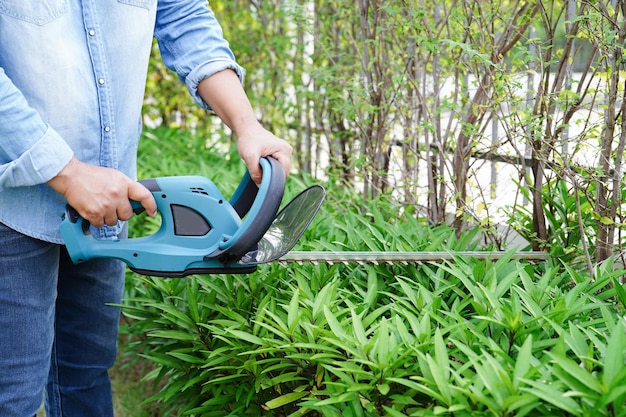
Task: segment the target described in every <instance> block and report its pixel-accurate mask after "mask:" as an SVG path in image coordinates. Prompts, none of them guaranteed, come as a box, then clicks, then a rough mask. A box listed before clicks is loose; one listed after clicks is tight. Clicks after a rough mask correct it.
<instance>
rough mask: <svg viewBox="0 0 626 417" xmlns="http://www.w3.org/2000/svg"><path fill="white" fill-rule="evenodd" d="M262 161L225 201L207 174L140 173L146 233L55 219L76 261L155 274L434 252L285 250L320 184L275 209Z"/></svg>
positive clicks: (276, 192)
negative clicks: (153, 212)
mask: <svg viewBox="0 0 626 417" xmlns="http://www.w3.org/2000/svg"><path fill="white" fill-rule="evenodd" d="M260 164H261V168H262V169H263V178H262V180H261V184H260V186H257V185H256V184H255V183H254V182H253V181H252V180H251V178H250V175H249V173H248V172H246V174H245V175H244V177H243V178H242V180H241V182H240V183H239V186H238V187H237V189H236V190H235V192H234V193H233V195H232V197H231V198H230V199H228V200H227V199H226V198H224V196H223V195H222V194H221V193H220V191H219V189H218V188H217V187H216V186H215V184H214V183H213V182H212V181H211V180H209V179H208V178H205V177H201V176H174V177H160V178H154V179H148V180H142V181H141V183H142V184H143V185H144V186H145V187H146V188H148V189H149V190H150V191H151V192H152V194H153V196H154V198H155V200H156V203H157V210H158V211H159V214H160V215H161V225H160V227H159V229H158V230H157V231H156V232H155V233H154V234H152V235H149V236H142V237H136V238H126V239H116V240H101V239H96V238H95V237H93V236H92V234H91V225H90V224H89V222H88V221H86V220H85V219H83V218H82V217H81V216H80V215H79V214H78V213H77V212H76V210H74V209H73V208H72V207H69V206H68V207H67V210H66V213H65V215H64V216H63V220H62V222H61V226H60V229H61V235H62V236H63V239H64V241H65V244H66V246H67V250H68V253H69V255H70V257H71V259H72V261H73V262H75V263H80V262H84V261H86V260H88V259H92V258H117V259H120V260H122V261H124V262H125V263H126V264H127V265H128V266H129V268H130V269H132V270H133V271H135V272H137V273H139V274H143V275H151V276H161V277H184V276H187V275H191V274H221V273H231V274H232V273H251V272H254V271H255V270H256V266H257V265H259V264H263V263H268V262H273V261H280V262H283V263H284V262H298V263H302V262H314V263H317V262H327V263H337V262H342V263H348V262H356V263H383V262H384V263H395V262H402V263H407V262H421V261H425V260H428V258H429V257H430V258H431V259H432V257H433V255H432V254H430V255H429V254H425V253H422V252H291V253H290V252H289V251H290V250H291V249H292V248H293V247H294V246H295V244H296V243H297V242H298V240H299V239H300V237H301V236H302V234H303V233H304V231H305V230H306V228H307V227H308V226H309V224H310V223H311V221H312V220H313V218H314V217H315V215H316V214H317V212H318V210H319V208H320V206H321V204H322V202H323V200H324V197H325V190H324V188H323V187H321V186H319V185H314V186H312V187H309V188H307V189H306V190H304V191H302V192H301V193H300V194H298V195H297V196H296V197H295V198H294V199H293V200H291V201H290V202H289V203H288V204H287V205H285V207H284V208H283V209H282V210H280V211H279V208H280V205H281V202H282V198H283V193H284V190H285V175H284V171H283V170H282V167H281V165H280V164H279V163H278V161H276V160H275V159H273V158H271V157H267V158H261V160H260ZM131 204H132V205H133V209H134V211H135V213H136V214H140V213H141V212H142V211H143V207H141V205H140V204H139V203H137V202H135V201H131ZM465 254H466V255H469V256H481V255H480V254H481V253H465ZM484 255H485V253H484V252H483V253H482V256H484ZM502 255H503V253H491V255H490V256H492V257H497V256H502ZM442 256H443V258H442V259H445V257H446V254H439V257H442ZM448 256H450V257H451V256H452V255H451V254H448ZM518 256H519V257H527V258H528V259H542V257H541V256H538V255H537V254H536V253H535V254H534V255H533V254H532V253H531V255H524V254H523V253H521V252H520V255H518Z"/></svg>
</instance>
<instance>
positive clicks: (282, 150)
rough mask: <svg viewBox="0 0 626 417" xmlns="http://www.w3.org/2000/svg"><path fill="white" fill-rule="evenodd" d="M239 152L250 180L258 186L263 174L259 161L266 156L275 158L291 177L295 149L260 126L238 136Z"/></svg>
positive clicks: (286, 174)
mask: <svg viewBox="0 0 626 417" xmlns="http://www.w3.org/2000/svg"><path fill="white" fill-rule="evenodd" d="M237 138H238V140H237V150H238V151H239V155H240V156H241V158H242V159H243V160H244V161H245V163H246V165H247V166H248V172H249V173H250V178H252V181H254V182H255V183H256V184H257V185H258V184H260V183H261V178H262V176H263V173H262V171H261V166H260V165H259V159H261V157H264V156H271V157H273V158H275V159H276V160H277V161H278V162H279V163H280V165H281V166H282V167H283V170H284V171H285V176H288V175H289V170H290V169H291V154H292V152H293V149H292V147H291V145H289V143H287V142H286V141H284V140H283V139H280V138H278V137H276V136H274V135H273V134H272V133H271V132H269V131H268V130H266V129H264V128H263V127H262V126H261V125H260V124H258V125H256V126H255V127H253V128H251V129H248V130H246V131H245V132H244V133H241V132H239V133H238V134H237Z"/></svg>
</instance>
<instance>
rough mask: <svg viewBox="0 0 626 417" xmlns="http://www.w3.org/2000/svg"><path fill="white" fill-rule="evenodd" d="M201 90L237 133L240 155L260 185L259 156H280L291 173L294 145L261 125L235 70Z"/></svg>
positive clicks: (209, 81) (209, 80) (217, 76)
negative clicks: (292, 146)
mask: <svg viewBox="0 0 626 417" xmlns="http://www.w3.org/2000/svg"><path fill="white" fill-rule="evenodd" d="M198 92H199V94H200V96H201V97H202V99H203V100H204V101H205V103H206V104H208V105H209V106H210V107H211V108H212V109H213V111H215V113H216V114H217V115H218V116H219V117H220V118H221V119H222V120H223V121H224V123H225V124H226V125H227V126H228V127H230V128H231V129H232V130H233V132H235V135H237V149H238V150H239V155H241V158H242V159H243V160H244V161H245V162H246V164H247V165H248V170H249V171H250V176H251V177H252V179H253V180H254V181H255V182H256V183H257V184H259V183H260V182H261V176H262V172H261V169H260V166H259V158H261V157H263V156H272V157H274V158H276V159H277V160H278V162H280V164H281V165H282V167H283V169H284V171H285V174H286V175H288V174H289V170H290V167H291V153H292V148H291V146H290V145H289V144H288V143H287V142H286V141H284V140H282V139H279V138H277V137H276V136H274V135H273V134H272V133H271V132H268V131H267V130H266V129H264V128H263V126H261V124H260V123H259V121H258V120H257V119H256V116H255V114H254V110H253V109H252V106H251V104H250V101H249V100H248V97H247V96H246V93H245V92H244V90H243V87H242V86H241V84H240V82H239V79H238V78H237V75H236V74H235V72H234V71H231V70H224V71H220V72H218V73H215V74H213V75H212V76H210V77H208V78H205V79H204V80H202V81H201V82H200V84H199V85H198Z"/></svg>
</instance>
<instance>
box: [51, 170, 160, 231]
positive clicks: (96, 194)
mask: <svg viewBox="0 0 626 417" xmlns="http://www.w3.org/2000/svg"><path fill="white" fill-rule="evenodd" d="M48 185H50V187H52V188H53V189H54V190H56V191H57V192H59V193H60V194H62V195H63V196H64V197H65V199H66V200H67V202H68V204H69V205H70V206H72V207H73V208H74V209H75V210H76V211H78V213H79V214H80V215H81V216H82V217H83V218H84V219H85V220H87V221H88V222H89V223H91V225H93V226H95V227H102V226H104V225H105V224H106V225H109V226H114V225H115V224H117V221H118V220H128V219H130V218H131V217H132V215H133V208H132V206H131V204H130V201H129V200H135V201H138V202H139V203H141V205H142V206H143V207H144V208H145V209H146V213H148V215H150V216H155V215H156V210H157V207H156V201H154V197H153V196H152V193H151V192H150V191H149V190H148V189H147V188H146V187H144V186H143V185H141V184H140V183H138V182H136V181H133V180H131V179H130V178H128V177H127V176H126V175H124V174H122V173H121V172H119V171H116V170H115V169H112V168H103V167H98V166H95V165H90V164H86V163H84V162H80V161H79V160H78V159H76V158H72V160H71V161H70V163H69V164H67V166H66V167H65V168H63V170H61V172H60V173H59V174H58V175H57V176H56V177H54V178H52V179H51V180H50V181H48Z"/></svg>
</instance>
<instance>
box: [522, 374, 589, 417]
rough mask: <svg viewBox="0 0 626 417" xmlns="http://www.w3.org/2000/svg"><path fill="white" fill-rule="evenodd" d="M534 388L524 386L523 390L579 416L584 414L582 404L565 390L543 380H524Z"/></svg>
mask: <svg viewBox="0 0 626 417" xmlns="http://www.w3.org/2000/svg"><path fill="white" fill-rule="evenodd" d="M523 381H524V382H525V383H527V384H528V385H529V386H531V387H532V388H526V387H524V388H522V390H523V391H525V392H528V393H531V394H533V395H536V396H537V397H539V398H541V399H542V400H544V401H546V402H547V403H549V404H552V405H554V406H555V407H558V408H559V409H561V410H563V411H567V412H568V413H570V414H572V415H575V416H579V415H582V409H581V407H580V405H579V404H578V403H577V402H576V401H575V400H574V399H573V398H571V397H567V396H565V395H564V393H563V392H561V391H559V390H558V389H556V388H555V387H554V386H552V385H548V384H546V383H544V382H541V381H531V380H526V379H524V380H523Z"/></svg>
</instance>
